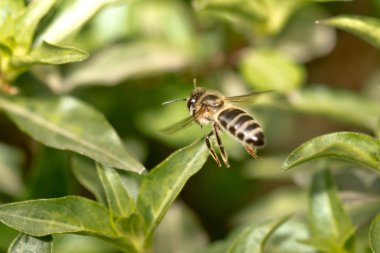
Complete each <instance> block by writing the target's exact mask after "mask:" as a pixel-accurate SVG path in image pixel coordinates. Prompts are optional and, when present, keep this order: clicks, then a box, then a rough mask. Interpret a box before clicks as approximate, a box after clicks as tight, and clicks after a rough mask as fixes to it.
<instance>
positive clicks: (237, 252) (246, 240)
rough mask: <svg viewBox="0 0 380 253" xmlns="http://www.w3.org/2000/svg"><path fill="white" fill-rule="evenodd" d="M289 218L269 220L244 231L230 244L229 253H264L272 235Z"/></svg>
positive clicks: (235, 236)
mask: <svg viewBox="0 0 380 253" xmlns="http://www.w3.org/2000/svg"><path fill="white" fill-rule="evenodd" d="M288 218H289V217H288V216H287V217H284V218H280V219H276V220H269V221H266V222H263V223H261V224H254V225H251V226H248V227H246V228H244V229H242V231H241V232H239V233H238V234H236V235H234V239H233V240H232V241H231V242H230V245H229V247H228V250H227V252H228V253H264V252H265V251H264V246H265V243H266V242H267V240H268V238H269V237H270V236H271V234H272V233H273V232H274V231H275V230H276V229H277V228H278V227H279V226H280V225H281V224H283V223H284V222H285V221H286V220H287V219H288Z"/></svg>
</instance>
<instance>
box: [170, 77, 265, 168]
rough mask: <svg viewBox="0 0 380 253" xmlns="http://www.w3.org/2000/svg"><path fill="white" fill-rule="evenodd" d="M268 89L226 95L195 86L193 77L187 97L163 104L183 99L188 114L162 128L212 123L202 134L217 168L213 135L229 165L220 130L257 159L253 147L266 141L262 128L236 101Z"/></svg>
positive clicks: (174, 129)
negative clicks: (191, 87)
mask: <svg viewBox="0 0 380 253" xmlns="http://www.w3.org/2000/svg"><path fill="white" fill-rule="evenodd" d="M267 92H271V91H270V90H266V91H256V92H252V93H249V94H246V95H242V96H234V97H226V96H224V95H223V94H222V93H221V92H219V91H216V90H208V89H205V88H202V87H196V81H195V80H194V89H193V91H192V92H191V94H190V96H189V97H187V98H180V99H175V100H171V101H167V102H164V103H163V104H169V103H172V102H176V101H186V103H187V109H188V110H189V112H190V116H189V117H188V118H185V119H184V120H181V121H179V122H177V123H175V124H173V125H172V126H170V127H168V128H166V129H164V130H163V131H164V132H166V133H173V132H176V131H178V130H181V129H183V128H185V127H187V126H189V125H191V124H192V123H194V122H195V123H197V124H199V125H200V126H201V127H202V126H203V125H209V124H211V126H212V130H211V131H210V132H209V133H208V134H207V135H206V136H205V143H206V146H207V148H208V149H209V151H210V154H211V156H212V158H213V159H214V160H215V161H216V163H217V164H218V166H219V167H221V166H222V164H221V162H220V161H219V158H218V156H217V155H216V152H215V150H214V148H213V146H212V145H211V141H210V139H211V137H213V136H214V137H215V139H216V143H217V146H218V148H219V151H220V155H221V157H222V160H223V162H224V164H225V165H226V166H227V167H229V166H230V165H229V163H228V155H227V152H226V150H225V148H224V146H223V143H222V140H221V138H220V132H221V131H225V132H227V133H228V134H229V135H231V136H232V137H233V138H235V139H236V140H238V141H239V142H241V143H242V144H243V145H244V147H245V149H246V150H247V152H248V153H249V154H250V155H251V156H252V157H253V158H258V156H257V155H256V149H257V148H261V147H263V146H264V144H265V136H264V133H263V130H262V128H261V126H260V125H259V123H258V122H257V121H256V120H255V119H254V118H253V117H252V116H251V115H250V114H249V113H248V112H247V111H245V110H243V109H241V108H240V107H239V106H237V105H236V104H238V103H244V102H247V101H249V100H251V99H252V98H253V97H254V96H256V95H258V94H262V93H267Z"/></svg>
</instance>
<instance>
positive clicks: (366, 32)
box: [319, 15, 380, 49]
mask: <svg viewBox="0 0 380 253" xmlns="http://www.w3.org/2000/svg"><path fill="white" fill-rule="evenodd" d="M319 23H321V24H325V25H330V26H334V27H337V28H340V29H342V30H345V31H347V32H350V33H352V34H355V35H356V36H358V37H360V38H362V39H363V40H365V41H367V42H368V43H370V44H372V45H373V46H375V47H376V48H377V49H380V20H379V19H377V18H373V17H365V16H357V15H340V16H337V17H333V18H330V19H326V20H323V21H320V22H319Z"/></svg>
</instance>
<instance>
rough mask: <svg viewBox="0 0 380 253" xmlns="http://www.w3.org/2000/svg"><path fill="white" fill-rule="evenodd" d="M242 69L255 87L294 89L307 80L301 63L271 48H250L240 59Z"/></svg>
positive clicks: (248, 80) (245, 76)
mask: <svg viewBox="0 0 380 253" xmlns="http://www.w3.org/2000/svg"><path fill="white" fill-rule="evenodd" d="M240 71H241V72H242V74H243V76H244V78H245V79H246V80H247V82H248V83H249V84H250V85H251V86H253V87H254V88H255V89H264V90H265V89H274V90H292V89H295V88H297V87H300V86H301V85H302V84H303V83H304V81H305V75H306V74H305V70H304V68H303V67H302V66H301V65H298V64H297V63H296V62H294V61H292V60H291V59H289V58H287V57H286V56H285V55H282V54H281V53H279V52H276V51H272V50H269V49H265V50H264V49H262V50H258V49H255V50H248V51H246V52H244V54H243V56H242V58H241V61H240Z"/></svg>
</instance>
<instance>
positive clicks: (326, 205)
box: [309, 170, 355, 252]
mask: <svg viewBox="0 0 380 253" xmlns="http://www.w3.org/2000/svg"><path fill="white" fill-rule="evenodd" d="M309 194H310V196H309V198H310V200H309V221H310V227H311V229H310V230H311V240H310V241H311V243H312V244H313V245H315V246H316V247H318V248H319V249H324V250H325V249H329V250H330V251H329V252H335V251H331V250H332V249H334V250H337V249H339V248H340V249H343V248H344V247H345V244H346V243H347V241H348V240H349V239H350V237H351V236H352V235H353V233H354V231H355V227H354V226H353V224H352V221H351V218H350V217H349V216H348V214H347V213H346V212H345V210H344V208H343V205H342V203H341V201H340V200H339V198H338V196H337V191H336V188H335V185H334V183H333V181H332V178H331V175H330V173H329V171H328V170H322V171H319V172H317V173H316V174H315V176H314V177H313V180H312V184H311V189H310V193H309ZM339 252H343V251H339Z"/></svg>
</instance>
